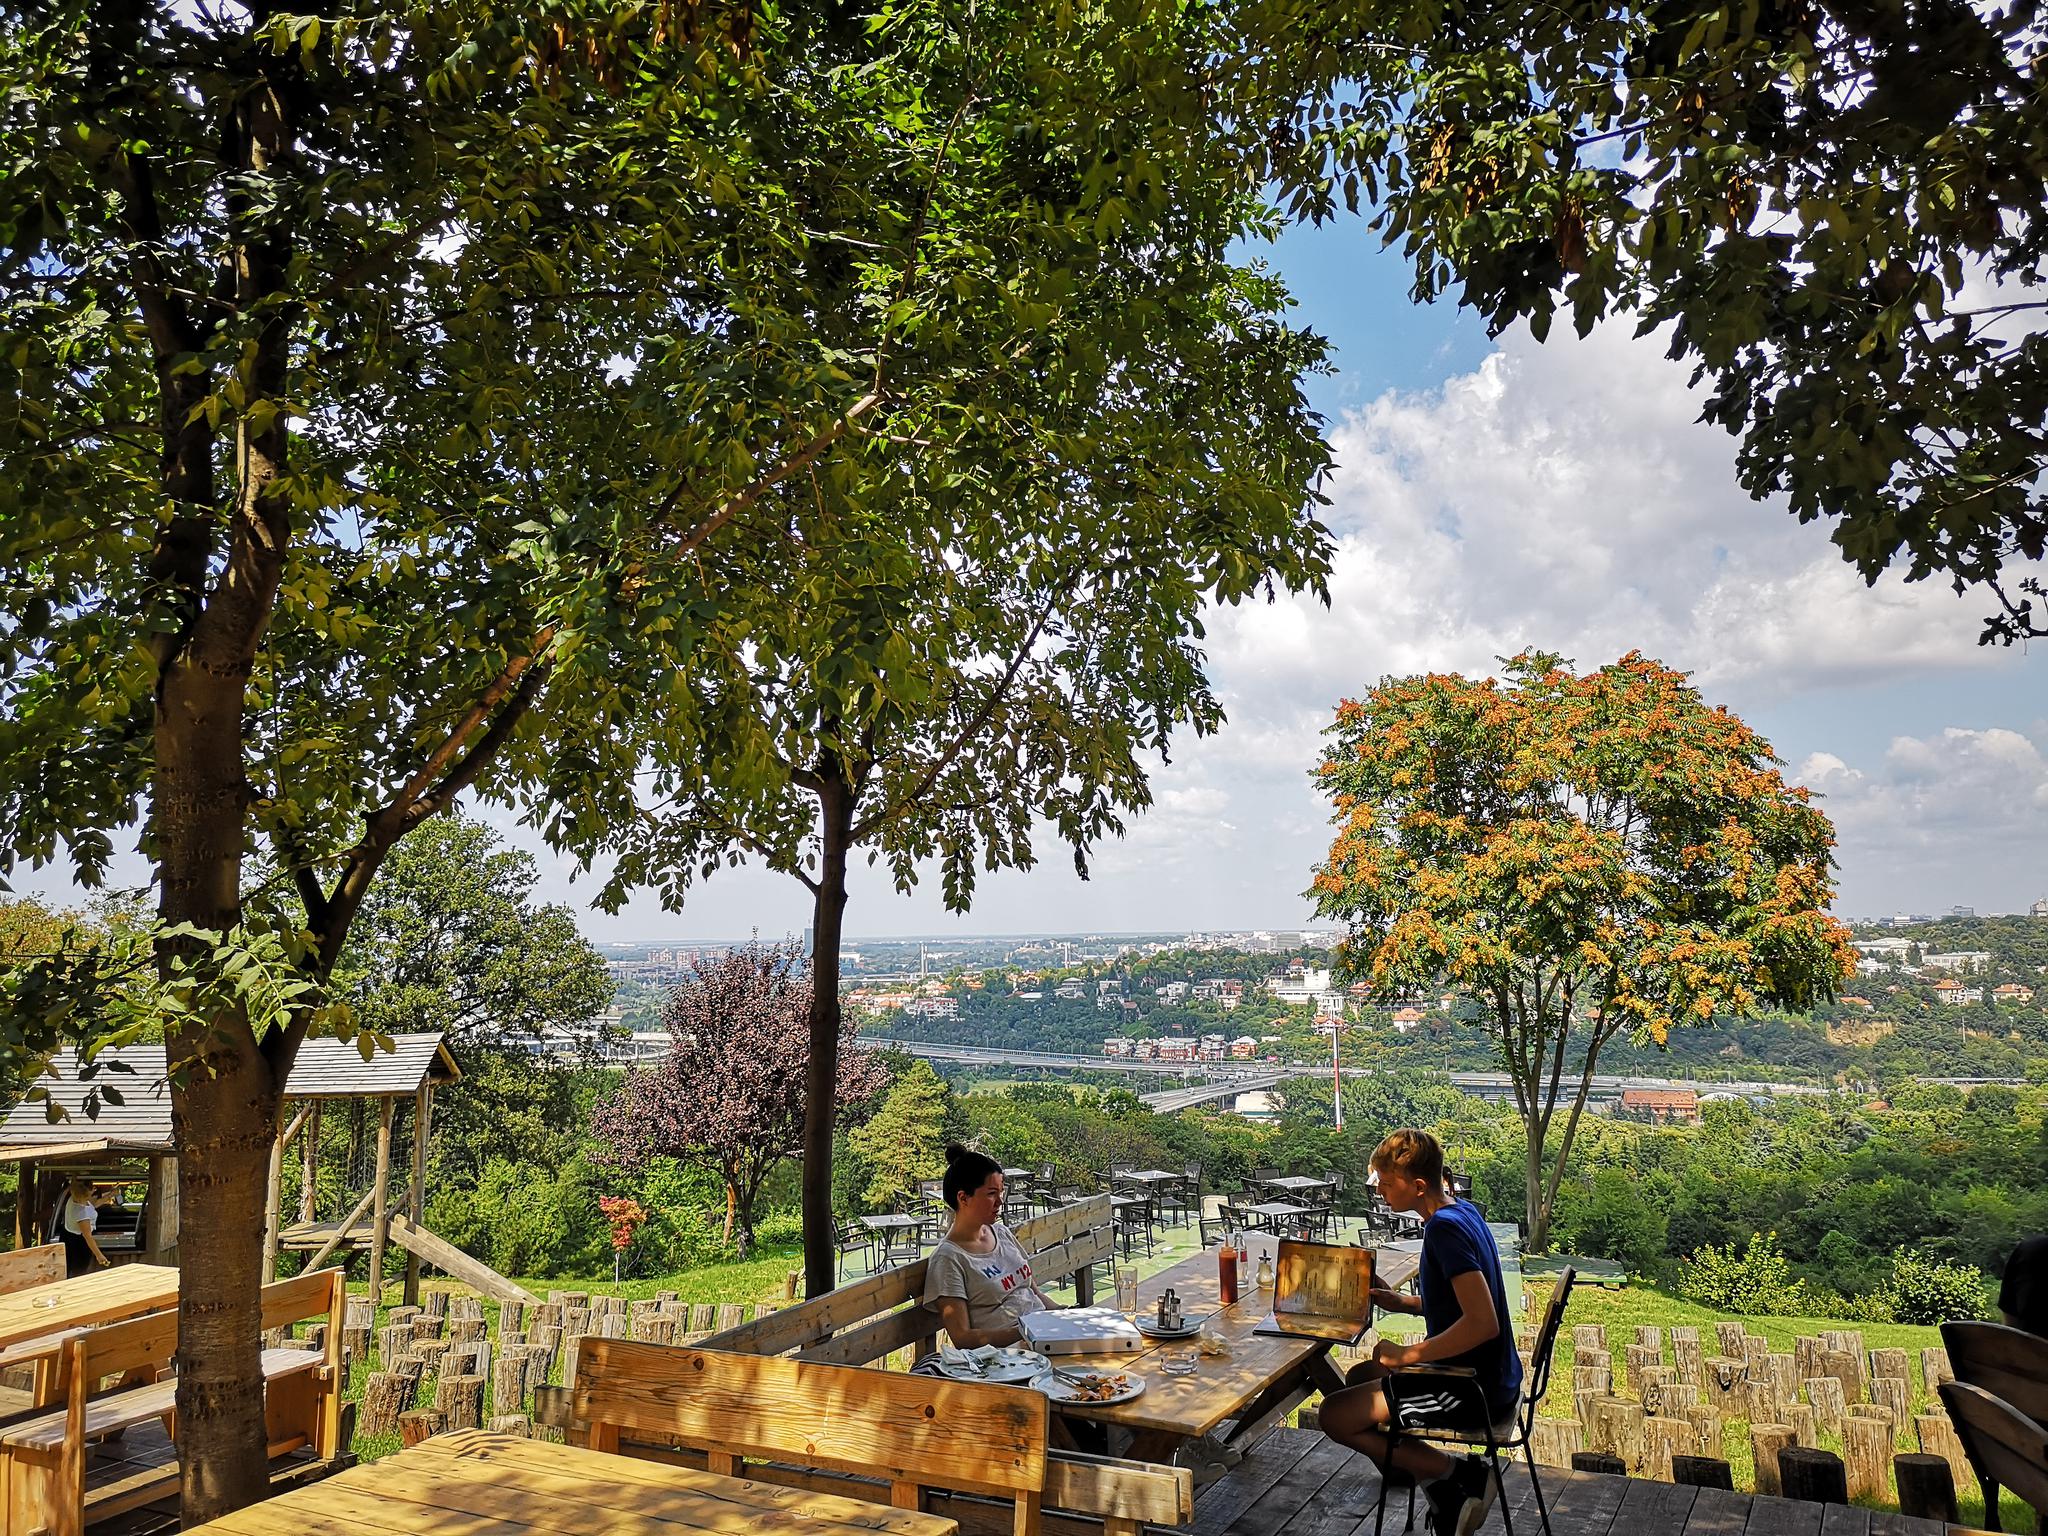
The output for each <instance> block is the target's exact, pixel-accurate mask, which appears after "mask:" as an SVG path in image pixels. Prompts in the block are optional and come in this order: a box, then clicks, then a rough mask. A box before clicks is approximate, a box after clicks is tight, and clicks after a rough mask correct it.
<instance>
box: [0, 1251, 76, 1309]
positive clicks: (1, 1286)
mask: <svg viewBox="0 0 2048 1536" xmlns="http://www.w3.org/2000/svg"><path fill="white" fill-rule="evenodd" d="M63 1278H64V1245H63V1244H62V1243H44V1244H42V1245H41V1246H40V1247H37V1248H17V1249H15V1250H14V1251H13V1252H12V1253H0V1296H11V1295H13V1294H14V1292H16V1291H25V1290H27V1289H28V1288H29V1287H30V1286H32V1285H48V1284H49V1283H50V1282H51V1281H53V1280H62V1279H63Z"/></svg>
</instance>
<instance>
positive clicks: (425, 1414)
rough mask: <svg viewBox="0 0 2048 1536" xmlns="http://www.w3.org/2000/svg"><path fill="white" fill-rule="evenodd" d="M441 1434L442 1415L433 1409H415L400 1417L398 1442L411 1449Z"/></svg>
mask: <svg viewBox="0 0 2048 1536" xmlns="http://www.w3.org/2000/svg"><path fill="white" fill-rule="evenodd" d="M439 1433H441V1415H440V1414H438V1413H436V1412H435V1411H434V1410H433V1409H431V1408H415V1409H413V1410H412V1411H411V1412H410V1413H401V1414H400V1415H399V1416H398V1442H399V1444H401V1445H404V1446H407V1447H411V1446H415V1445H418V1444H419V1443H420V1442H421V1441H422V1440H426V1439H429V1438H430V1437H432V1436H434V1435H438V1434H439Z"/></svg>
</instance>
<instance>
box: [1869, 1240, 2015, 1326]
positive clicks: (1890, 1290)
mask: <svg viewBox="0 0 2048 1536" xmlns="http://www.w3.org/2000/svg"><path fill="white" fill-rule="evenodd" d="M1989 1290H1990V1287H1989V1285H1988V1284H1987V1282H1986V1281H1985V1278H1984V1271H1982V1270H1981V1269H1977V1268H1974V1267H1973V1266H1971V1265H1968V1264H1951V1263H1949V1262H1948V1261H1947V1260H1935V1259H1930V1258H1928V1257H1927V1256H1926V1255H1925V1254H1921V1253H1915V1252H1914V1251H1913V1250H1912V1249H1910V1248H1901V1249H1900V1250H1899V1251H1898V1252H1896V1253H1894V1254H1893V1255H1892V1272H1891V1275H1890V1277H1889V1278H1888V1279H1886V1281H1885V1283H1884V1285H1883V1286H1882V1287H1881V1288H1880V1289H1879V1291H1878V1296H1879V1298H1880V1299H1882V1301H1883V1303H1884V1306H1885V1310H1886V1311H1887V1312H1888V1313H1889V1314H1890V1316H1891V1320H1892V1321H1893V1322H1898V1323H1945V1322H1948V1321H1949V1320H1951V1319H1953V1318H1981V1317H1987V1316H1989V1315H1990V1302H1989Z"/></svg>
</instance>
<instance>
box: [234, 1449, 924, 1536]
mask: <svg viewBox="0 0 2048 1536" xmlns="http://www.w3.org/2000/svg"><path fill="white" fill-rule="evenodd" d="M959 1528H960V1526H959V1522H958V1521H956V1520H947V1519H942V1518H941V1517H939V1516H937V1515H926V1514H920V1513H918V1512H917V1511H916V1510H906V1509H891V1508H889V1507H888V1506H887V1505H884V1504H870V1503H867V1502H866V1501H864V1500H861V1499H849V1498H844V1497H841V1496H839V1495H837V1494H829V1493H809V1492H806V1491H804V1490H803V1489H800V1488H784V1487H781V1486H779V1485H776V1484H773V1483H758V1482H754V1481H752V1480H750V1479H747V1478H738V1477H722V1476H720V1475H719V1474H717V1473H715V1472H698V1471H695V1470H693V1469H691V1468H688V1467H673V1466H669V1465H667V1464H666V1463H664V1462H654V1461H641V1460H638V1459H636V1458H634V1457H630V1456H614V1455H611V1454H609V1453H607V1452H602V1451H586V1450H582V1449H580V1448H578V1447H575V1446H568V1445H551V1444H549V1443H548V1442H546V1441H544V1440H527V1439H522V1438H520V1437H517V1436H513V1435H493V1434H487V1433H484V1432H483V1431H480V1430H460V1431H457V1432H456V1433H454V1434H446V1435H435V1436H432V1437H431V1438H429V1439H426V1440H422V1441H421V1442H420V1443H419V1444H418V1445H416V1446H414V1447H412V1448H411V1449H410V1450H405V1451H400V1452H399V1453H398V1454H397V1455H395V1456H388V1457H386V1458H385V1459H384V1460H382V1461H377V1462H371V1463H369V1464H367V1465H361V1466H354V1467H351V1468H349V1469H348V1470H347V1471H346V1472H342V1473H340V1474H338V1475H336V1476H334V1477H330V1478H328V1479H326V1480H325V1481H324V1482H317V1483H308V1484H306V1485H305V1486H304V1487H301V1488H295V1489H293V1490H292V1491H291V1492H289V1493H285V1494H281V1495H279V1496H278V1497H277V1498H274V1499H271V1500H269V1501H267V1502H265V1503H262V1504H252V1505H250V1506H249V1507H248V1508H246V1509H241V1510H237V1511H236V1512H235V1513H234V1514H231V1515H224V1516H222V1517H221V1518H220V1519H218V1520H215V1521H213V1522H211V1523H210V1524H207V1525H202V1526H199V1527H197V1529H198V1530H199V1531H204V1532H207V1533H208V1536H307V1533H309V1532H318V1533H319V1536H355V1533H357V1532H361V1533H363V1536H372V1533H375V1536H390V1533H392V1532H394V1531H402V1532H406V1533H408V1536H458V1533H459V1536H514V1533H519V1536H531V1533H533V1532H536V1531H630V1532H632V1533H634V1536H685V1533H693V1536H713V1533H716V1536H730V1533H732V1532H734V1531H745V1530H758V1531H773V1532H775V1533H777V1536H813V1533H815V1536H870V1533H874V1532H883V1533H887V1536H955V1533H956V1532H957V1531H958V1530H959Z"/></svg>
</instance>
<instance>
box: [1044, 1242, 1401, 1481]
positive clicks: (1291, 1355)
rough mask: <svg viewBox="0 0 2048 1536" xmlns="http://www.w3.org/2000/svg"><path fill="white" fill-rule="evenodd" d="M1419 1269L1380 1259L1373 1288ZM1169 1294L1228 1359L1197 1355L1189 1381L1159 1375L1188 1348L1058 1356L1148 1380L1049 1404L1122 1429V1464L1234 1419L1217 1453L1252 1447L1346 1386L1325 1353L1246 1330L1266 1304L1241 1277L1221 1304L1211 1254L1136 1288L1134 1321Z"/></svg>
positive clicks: (1162, 1453) (1164, 1454)
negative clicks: (1202, 1322)
mask: <svg viewBox="0 0 2048 1536" xmlns="http://www.w3.org/2000/svg"><path fill="white" fill-rule="evenodd" d="M1418 1267H1419V1260H1418V1259H1417V1258H1416V1257H1415V1256H1414V1255H1411V1254H1386V1253H1383V1254H1381V1255H1380V1262H1379V1264H1378V1265H1377V1266H1376V1272H1375V1275H1374V1281H1375V1283H1376V1284H1379V1285H1384V1286H1387V1287H1388V1288H1390V1289H1394V1290H1398V1289H1399V1288H1400V1287H1402V1286H1404V1285H1406V1284H1407V1283H1408V1282H1409V1281H1410V1280H1412V1279H1413V1278H1414V1277H1415V1272H1416V1269H1417V1268H1418ZM1168 1286H1172V1287H1173V1289H1174V1290H1176V1291H1177V1292H1179V1293H1180V1299H1181V1306H1182V1308H1183V1309H1184V1310H1185V1312H1186V1313H1187V1315H1188V1317H1189V1318H1190V1320H1193V1319H1197V1318H1207V1317H1213V1319H1214V1322H1215V1324H1216V1329H1217V1331H1218V1332H1219V1333H1221V1334H1222V1335H1223V1337H1224V1338H1226V1339H1228V1340H1229V1341H1230V1349H1231V1352H1230V1354H1229V1356H1228V1357H1227V1358H1218V1357H1214V1356H1209V1355H1203V1356H1200V1357H1199V1358H1198V1360H1197V1363H1196V1366H1195V1372H1194V1374H1193V1375H1192V1376H1169V1375H1167V1374H1166V1372H1165V1371H1164V1370H1163V1369H1162V1366H1163V1365H1164V1363H1165V1357H1166V1355H1167V1353H1168V1352H1169V1351H1171V1352H1174V1353H1180V1352H1184V1351H1186V1350H1190V1349H1193V1348H1194V1347H1195V1343H1194V1341H1193V1340H1192V1339H1188V1340H1181V1341H1177V1342H1170V1343H1161V1344H1154V1345H1152V1346H1151V1347H1150V1348H1148V1349H1146V1350H1144V1351H1143V1352H1142V1353H1140V1354H1135V1355H1061V1356H1060V1357H1059V1362H1058V1363H1059V1364H1061V1365H1080V1366H1088V1367H1092V1368H1094V1369H1098V1370H1109V1371H1132V1372H1135V1373H1136V1374H1138V1375H1141V1376H1143V1377H1144V1378H1145V1392H1144V1395H1143V1396H1141V1397H1137V1398H1134V1399H1132V1400H1131V1401H1130V1402H1128V1403H1115V1404H1087V1403H1057V1402H1056V1403H1054V1404H1053V1412H1054V1414H1055V1415H1056V1416H1057V1418H1080V1419H1090V1420H1094V1421H1096V1422H1098V1423H1103V1424H1116V1425H1121V1426H1122V1427H1123V1428H1125V1429H1127V1430H1129V1431H1130V1432H1131V1436H1132V1442H1131V1447H1130V1450H1129V1452H1128V1454H1129V1455H1131V1456H1133V1457H1135V1458H1137V1459H1138V1460H1141V1461H1162V1462H1163V1461H1171V1460H1172V1459H1173V1454H1174V1452H1175V1451H1176V1450H1177V1449H1179V1447H1180V1446H1181V1445H1182V1444H1183V1443H1184V1442H1186V1441H1189V1440H1199V1439H1202V1438H1203V1437H1204V1436H1208V1435H1214V1434H1215V1433H1216V1432H1217V1430H1218V1429H1220V1428H1221V1427H1222V1426H1223V1425H1224V1424H1226V1423H1227V1422H1229V1421H1232V1420H1235V1421H1236V1423H1235V1428H1234V1429H1233V1430H1232V1431H1231V1433H1230V1434H1229V1435H1228V1436H1227V1438H1226V1439H1224V1440H1223V1441H1222V1442H1221V1444H1222V1445H1224V1446H1228V1445H1230V1444H1232V1443H1235V1442H1238V1441H1246V1442H1249V1440H1251V1439H1253V1438H1256V1437H1257V1436H1258V1435H1260V1434H1263V1433H1264V1432H1265V1430H1266V1428H1267V1427H1268V1426H1270V1425H1271V1424H1272V1423H1274V1422H1276V1421H1277V1420H1278V1419H1279V1418H1280V1417H1281V1416H1282V1415H1284V1414H1287V1413H1290V1412H1292V1411H1293V1410H1294V1409H1295V1408H1296V1407H1297V1406H1299V1405H1300V1404H1301V1402H1302V1401H1303V1400H1305V1399H1306V1398H1307V1397H1309V1396H1310V1395H1311V1394H1312V1393H1315V1392H1333V1391H1335V1390H1337V1389H1338V1388H1339V1387H1342V1386H1343V1385H1344V1378H1343V1376H1342V1374H1341V1373H1340V1372H1339V1371H1338V1370H1337V1368H1336V1366H1334V1365H1333V1364H1331V1363H1330V1358H1329V1355H1330V1346H1329V1345H1328V1344H1326V1343H1323V1342H1322V1341H1320V1340H1317V1339H1284V1338H1265V1337H1261V1336H1259V1335H1258V1334H1256V1333H1254V1332H1253V1331H1252V1330H1253V1329H1255V1328H1257V1327H1258V1325H1259V1324H1260V1323H1262V1322H1264V1321H1265V1320H1266V1315H1267V1313H1269V1312H1270V1311H1271V1310H1272V1298H1271V1297H1270V1296H1268V1295H1265V1294H1263V1293H1260V1292H1258V1291H1256V1290H1254V1289H1253V1288H1252V1286H1251V1282H1250V1280H1249V1279H1248V1278H1247V1280H1246V1281H1245V1282H1244V1286H1245V1289H1244V1291H1243V1293H1242V1294H1241V1295H1240V1298H1239V1300H1238V1301H1237V1303H1236V1304H1235V1305H1234V1306H1228V1307H1226V1306H1224V1305H1223V1304H1222V1297H1221V1294H1220V1292H1219V1289H1218V1281H1217V1277H1216V1255H1215V1253H1214V1252H1213V1251H1211V1250H1204V1251H1203V1252H1201V1253H1198V1254H1196V1255H1194V1256H1193V1257H1191V1258H1186V1259H1183V1260H1181V1261H1180V1263H1178V1264H1175V1265H1173V1266H1172V1267H1171V1268H1169V1269H1164V1270H1161V1271H1160V1272H1159V1273H1158V1274H1156V1275H1153V1276H1151V1277H1150V1278H1149V1279H1147V1280H1145V1281H1144V1282H1142V1283H1141V1284H1140V1285H1139V1286H1138V1310H1139V1312H1140V1313H1143V1312H1145V1311H1147V1310H1149V1309H1150V1308H1151V1307H1153V1306H1155V1305H1157V1303H1158V1300H1159V1297H1160V1295H1161V1293H1162V1292H1164V1291H1165V1290H1166V1288H1167V1287H1168Z"/></svg>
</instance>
